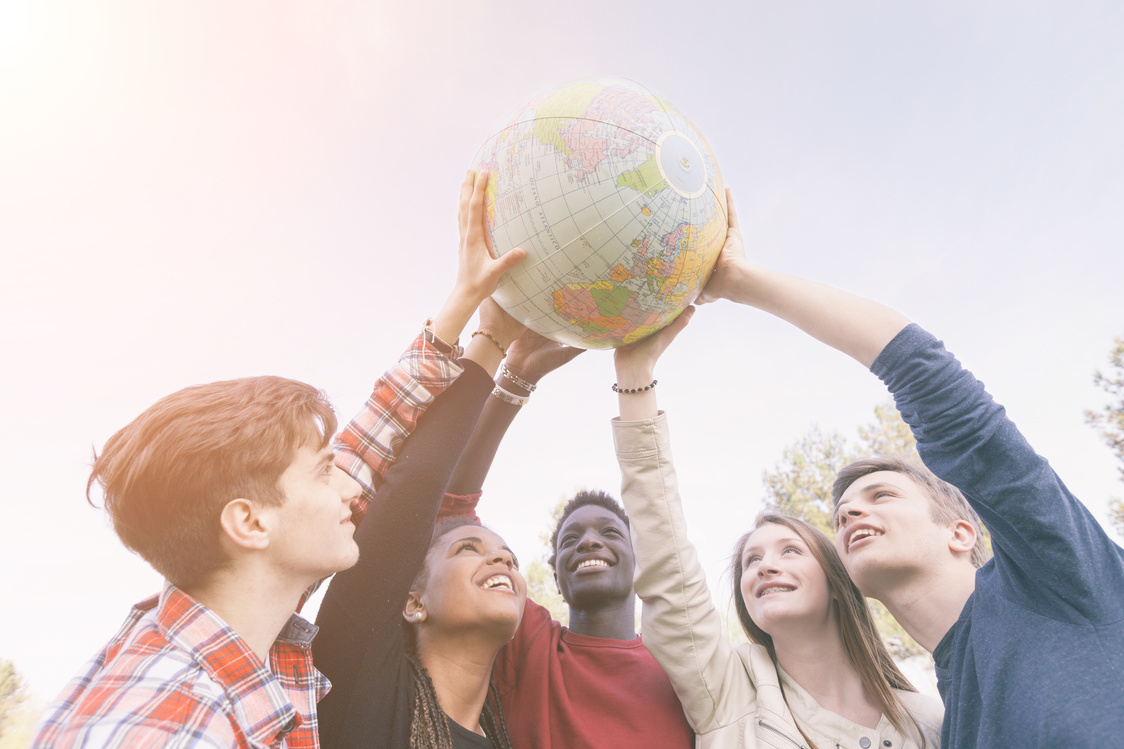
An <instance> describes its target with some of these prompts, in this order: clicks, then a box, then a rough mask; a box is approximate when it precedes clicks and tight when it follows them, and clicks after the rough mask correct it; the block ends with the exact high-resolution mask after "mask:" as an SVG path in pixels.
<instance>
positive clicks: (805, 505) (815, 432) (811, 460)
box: [764, 426, 851, 536]
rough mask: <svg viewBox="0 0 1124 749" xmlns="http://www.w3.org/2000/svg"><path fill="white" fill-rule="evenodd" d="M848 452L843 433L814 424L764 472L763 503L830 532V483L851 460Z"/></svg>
mask: <svg viewBox="0 0 1124 749" xmlns="http://www.w3.org/2000/svg"><path fill="white" fill-rule="evenodd" d="M850 454H851V453H850V452H849V451H848V450H847V445H846V441H845V440H844V439H843V435H841V434H839V433H838V432H831V433H830V434H824V433H823V432H821V431H820V429H819V427H816V426H813V427H812V428H811V429H810V430H809V431H808V433H807V434H805V435H804V436H803V437H801V438H800V439H798V440H796V442H795V443H793V444H792V445H791V446H790V447H786V448H785V450H784V453H783V455H782V456H781V460H780V462H779V463H778V464H777V466H776V468H775V469H774V470H772V471H765V477H764V482H765V502H766V504H768V505H770V506H772V507H776V508H777V509H779V510H780V511H781V512H784V513H786V514H788V515H793V516H796V517H799V518H802V519H803V520H805V521H807V522H808V523H811V524H812V525H814V526H815V527H817V528H819V529H820V530H821V531H823V532H824V533H826V534H827V535H829V536H830V535H832V533H833V529H832V523H831V516H832V512H831V509H832V508H831V483H832V482H833V481H834V480H835V473H836V471H838V470H839V469H840V468H842V467H843V466H844V465H846V464H847V463H849V462H850V461H851V458H850ZM825 487H826V489H827V490H826V491H824V489H825Z"/></svg>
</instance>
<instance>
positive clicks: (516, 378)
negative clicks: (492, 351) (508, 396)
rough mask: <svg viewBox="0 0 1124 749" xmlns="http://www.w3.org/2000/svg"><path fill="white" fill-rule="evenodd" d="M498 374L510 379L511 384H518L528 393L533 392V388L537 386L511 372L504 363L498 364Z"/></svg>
mask: <svg viewBox="0 0 1124 749" xmlns="http://www.w3.org/2000/svg"><path fill="white" fill-rule="evenodd" d="M500 374H502V375H503V376H504V377H506V378H507V379H509V380H511V382H512V384H513V385H518V386H519V387H521V388H523V389H524V390H526V391H527V392H528V393H533V392H535V389H536V388H537V387H538V385H533V384H531V383H530V382H527V381H526V380H524V379H523V378H522V377H520V376H519V375H517V374H515V373H514V372H512V371H511V370H510V369H508V368H507V365H506V364H501V365H500Z"/></svg>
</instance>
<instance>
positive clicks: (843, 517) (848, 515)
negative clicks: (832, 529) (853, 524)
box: [836, 507, 862, 530]
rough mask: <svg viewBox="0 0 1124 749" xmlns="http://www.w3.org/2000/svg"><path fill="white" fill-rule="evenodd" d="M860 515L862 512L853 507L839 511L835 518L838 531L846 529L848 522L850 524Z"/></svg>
mask: <svg viewBox="0 0 1124 749" xmlns="http://www.w3.org/2000/svg"><path fill="white" fill-rule="evenodd" d="M860 515H862V512H861V511H860V510H859V509H858V508H855V507H848V508H847V509H845V510H842V511H840V512H839V514H838V515H837V516H836V517H837V519H838V521H839V528H840V530H842V529H843V528H846V527H847V523H848V522H850V521H851V520H854V519H855V518H857V517H859V516H860Z"/></svg>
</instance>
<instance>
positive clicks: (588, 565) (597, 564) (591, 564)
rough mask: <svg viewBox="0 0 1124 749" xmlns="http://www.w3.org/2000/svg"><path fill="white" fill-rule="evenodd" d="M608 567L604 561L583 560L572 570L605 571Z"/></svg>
mask: <svg viewBox="0 0 1124 749" xmlns="http://www.w3.org/2000/svg"><path fill="white" fill-rule="evenodd" d="M610 566H611V565H610V564H609V563H608V562H607V561H605V560H604V559H585V560H583V561H581V562H579V563H578V566H577V567H575V568H574V571H575V572H578V571H581V570H588V569H605V568H608V567H610Z"/></svg>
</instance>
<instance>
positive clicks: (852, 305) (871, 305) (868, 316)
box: [728, 262, 909, 369]
mask: <svg viewBox="0 0 1124 749" xmlns="http://www.w3.org/2000/svg"><path fill="white" fill-rule="evenodd" d="M728 288H729V289H730V290H731V291H730V296H729V298H730V299H731V300H733V301H735V302H738V303H740V304H746V305H749V306H752V307H757V308H758V309H760V310H762V311H764V312H768V313H769V314H771V315H774V316H776V317H779V318H781V319H782V320H785V321H787V322H789V323H791V324H793V325H795V326H796V327H798V328H800V329H801V330H803V331H804V332H805V333H807V334H808V335H810V336H812V337H813V338H815V339H817V340H819V341H822V342H823V343H826V344H827V345H828V346H831V347H832V348H835V349H838V350H839V351H842V352H843V353H844V354H847V355H848V356H850V357H852V358H854V359H856V360H857V361H858V362H860V363H861V364H862V365H863V366H864V367H867V368H868V369H869V368H870V365H871V364H873V363H874V360H875V359H876V358H877V357H878V354H879V353H880V352H881V351H882V349H883V348H885V347H886V344H887V343H889V342H890V341H891V340H892V339H893V338H894V336H895V335H897V334H898V332H899V331H901V329H902V328H904V327H905V326H906V325H908V324H909V320H908V319H907V318H906V317H905V316H904V315H902V314H901V313H899V312H897V311H895V310H893V309H890V308H889V307H887V306H885V305H884V304H880V303H878V302H875V301H872V300H870V299H865V298H863V297H860V296H857V295H855V294H851V293H849V292H846V291H843V290H841V289H836V288H833V287H831V286H827V285H824V284H821V283H817V282H815V281H809V280H807V279H803V278H797V277H796V276H790V275H787V274H785V273H780V272H778V271H775V270H771V269H768V268H764V267H762V266H760V265H757V264H756V263H749V262H745V263H743V264H740V265H739V266H738V267H737V268H736V269H731V278H730V281H729V284H728Z"/></svg>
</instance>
